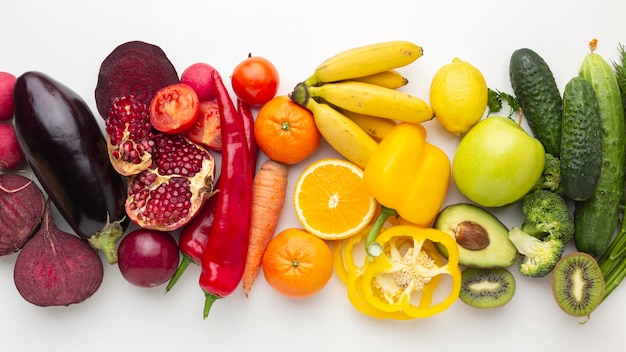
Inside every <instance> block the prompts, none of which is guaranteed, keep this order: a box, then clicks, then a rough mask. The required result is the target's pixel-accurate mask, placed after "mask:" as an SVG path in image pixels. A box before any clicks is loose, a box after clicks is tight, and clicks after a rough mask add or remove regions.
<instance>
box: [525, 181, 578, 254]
mask: <svg viewBox="0 0 626 352" xmlns="http://www.w3.org/2000/svg"><path fill="white" fill-rule="evenodd" d="M522 212H523V213H524V221H523V223H522V226H521V229H522V231H524V232H525V233H527V234H529V235H532V236H534V237H537V238H539V239H543V238H544V237H546V236H548V237H551V238H552V239H556V240H559V241H561V242H563V243H564V244H565V243H567V242H569V241H570V240H571V239H572V238H573V237H574V221H573V220H572V217H571V215H570V213H569V211H568V208H567V203H565V198H563V197H562V196H560V195H558V194H556V193H554V192H550V191H546V190H541V189H540V190H536V191H531V192H530V193H528V194H526V195H525V196H524V198H522Z"/></svg>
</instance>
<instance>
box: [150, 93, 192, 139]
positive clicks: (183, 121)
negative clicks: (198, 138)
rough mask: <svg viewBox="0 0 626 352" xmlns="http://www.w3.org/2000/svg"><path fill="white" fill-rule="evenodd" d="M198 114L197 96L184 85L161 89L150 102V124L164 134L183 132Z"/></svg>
mask: <svg viewBox="0 0 626 352" xmlns="http://www.w3.org/2000/svg"><path fill="white" fill-rule="evenodd" d="M199 112H200V101H199V99H198V94H196V92H195V91H194V90H193V88H191V87H190V86H189V85H187V84H184V83H177V84H172V85H169V86H167V87H163V88H161V89H160V90H159V91H157V92H156V93H155V94H154V97H152V101H151V102H150V122H151V123H152V126H154V128H155V129H157V130H159V131H161V132H165V133H172V134H176V133H179V132H182V131H185V130H186V129H188V128H189V127H191V126H192V125H193V124H194V123H195V122H196V119H197V118H198V114H199Z"/></svg>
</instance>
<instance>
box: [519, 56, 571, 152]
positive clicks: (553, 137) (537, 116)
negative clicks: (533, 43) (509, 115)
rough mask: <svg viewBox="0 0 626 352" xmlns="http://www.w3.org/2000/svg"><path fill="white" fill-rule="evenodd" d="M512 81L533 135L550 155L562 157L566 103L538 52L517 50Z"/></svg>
mask: <svg viewBox="0 0 626 352" xmlns="http://www.w3.org/2000/svg"><path fill="white" fill-rule="evenodd" d="M509 79H510V81H511V87H512V88H513V92H514V94H515V96H516V97H517V100H518V102H519V105H520V107H521V108H522V113H523V116H524V118H525V119H526V121H527V122H528V127H530V130H531V131H532V133H533V135H534V136H535V138H537V139H538V140H539V141H540V142H541V143H542V144H543V146H544V148H545V150H546V152H547V153H550V154H552V155H553V156H556V157H560V155H561V152H560V151H561V114H562V110H563V101H562V99H561V93H560V92H559V88H558V86H557V84H556V80H555V79H554V75H553V74H552V71H551V70H550V67H549V66H548V64H547V63H546V62H545V60H544V59H543V58H542V57H541V56H539V54H537V53H536V52H535V51H533V50H531V49H528V48H521V49H517V50H515V51H514V52H513V54H512V55H511V60H510V63H509Z"/></svg>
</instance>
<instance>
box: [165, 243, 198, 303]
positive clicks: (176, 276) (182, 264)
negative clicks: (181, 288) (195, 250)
mask: <svg viewBox="0 0 626 352" xmlns="http://www.w3.org/2000/svg"><path fill="white" fill-rule="evenodd" d="M193 262H194V261H193V259H191V257H190V256H189V255H187V254H185V253H183V259H181V261H180V264H179V265H178V268H176V271H175V272H174V275H172V278H171V279H170V282H168V283H167V287H165V293H168V292H169V291H170V290H171V289H172V287H174V285H176V283H177V282H178V279H180V277H181V276H182V275H183V273H184V272H185V270H186V269H187V267H188V266H189V264H191V263H193Z"/></svg>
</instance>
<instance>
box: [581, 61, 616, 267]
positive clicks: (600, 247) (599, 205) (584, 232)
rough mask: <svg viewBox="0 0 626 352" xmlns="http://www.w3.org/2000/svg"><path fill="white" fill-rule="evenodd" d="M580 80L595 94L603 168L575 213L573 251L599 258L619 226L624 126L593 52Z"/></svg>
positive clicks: (611, 79) (604, 65) (611, 82)
mask: <svg viewBox="0 0 626 352" xmlns="http://www.w3.org/2000/svg"><path fill="white" fill-rule="evenodd" d="M579 76H581V77H583V78H584V79H586V80H587V81H588V82H589V83H591V85H592V86H593V89H594V91H595V93H596V97H597V100H598V108H599V111H600V125H601V128H602V168H601V169H600V177H599V178H598V184H597V185H596V189H595V191H594V192H593V194H592V195H591V197H589V198H588V199H587V200H585V201H581V202H576V203H575V209H574V224H575V226H576V231H575V233H574V242H575V245H576V248H577V249H578V250H579V251H581V252H585V253H588V254H590V255H591V256H593V257H595V258H599V257H600V256H602V254H604V252H605V251H606V250H607V248H608V246H609V244H610V242H611V240H612V238H613V236H614V234H615V231H616V229H617V227H618V225H619V221H620V220H619V209H620V203H621V198H622V195H623V193H624V191H623V187H624V175H625V170H624V168H625V166H626V138H625V134H626V125H625V122H624V109H623V108H622V100H621V97H620V90H619V86H618V83H617V79H616V77H615V74H614V72H613V70H612V68H611V66H610V65H609V63H608V62H607V61H605V60H604V58H602V57H601V56H600V55H598V54H596V53H594V52H593V51H592V52H591V53H589V54H587V56H586V57H585V59H584V60H583V63H582V66H581V68H580V71H579Z"/></svg>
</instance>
